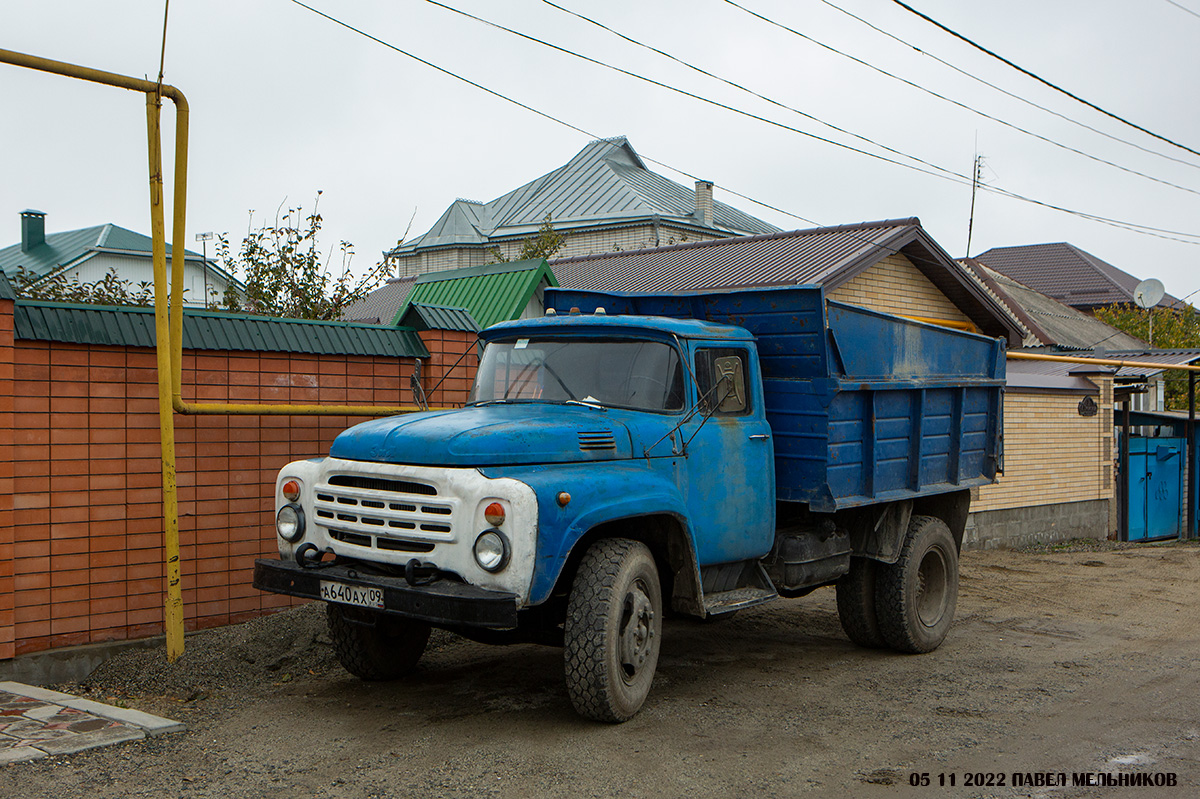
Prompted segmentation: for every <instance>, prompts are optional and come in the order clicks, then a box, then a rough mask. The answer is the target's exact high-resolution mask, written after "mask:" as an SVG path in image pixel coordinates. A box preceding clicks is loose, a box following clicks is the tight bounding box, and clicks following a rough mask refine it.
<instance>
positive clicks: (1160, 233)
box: [291, 0, 1200, 246]
mask: <svg viewBox="0 0 1200 799" xmlns="http://www.w3.org/2000/svg"><path fill="white" fill-rule="evenodd" d="M291 2H292V3H294V4H295V5H298V6H300V7H301V8H304V9H307V10H308V11H311V12H312V13H314V14H316V15H318V16H320V17H323V18H324V19H327V20H329V21H330V22H332V23H334V24H335V25H339V26H341V27H343V28H346V29H347V30H350V31H352V32H354V33H357V34H359V35H360V36H363V37H365V38H367V39H370V40H371V41H373V42H376V43H377V44H380V45H383V46H384V47H386V48H388V49H389V50H393V51H395V52H397V53H400V54H401V55H404V56H408V57H409V58H411V59H413V60H414V61H417V62H419V63H421V64H424V65H425V66H428V67H430V68H432V69H434V70H436V71H438V72H440V73H442V74H444V75H446V76H448V77H451V78H454V79H455V80H458V81H461V82H463V83H466V84H467V85H469V86H472V87H474V88H476V89H479V90H480V91H483V92H485V93H487V94H490V95H492V96H493V97H496V98H498V99H501V100H504V101H505V102H508V103H511V104H513V105H515V106H517V107H519V108H523V109H525V110H526V111H530V112H532V113H534V114H536V115H538V116H540V117H542V118H543V119H547V120H550V121H551V122H555V123H557V124H559V125H562V126H563V127H566V128H569V129H571V130H573V131H575V132H577V133H582V134H584V135H585V136H588V137H589V138H592V139H600V138H603V137H602V136H600V135H598V134H596V133H593V132H591V131H589V130H586V129H584V128H581V127H579V126H578V125H573V124H571V123H570V122H567V121H565V120H562V119H559V118H558V117H555V116H553V115H551V114H548V113H546V112H545V111H541V110H539V109H537V108H534V107H533V106H530V105H527V104H525V103H522V102H521V101H519V100H516V99H514V98H512V97H509V96H508V95H505V94H503V93H501V92H498V91H496V90H495V89H490V88H488V87H486V86H483V85H482V84H479V83H476V82H475V81H473V80H470V79H469V78H466V77H463V76H462V75H458V74H457V73H455V72H452V71H450V70H448V69H445V68H444V67H440V66H438V65H437V64H434V63H432V62H430V61H427V60H425V59H423V58H421V57H419V56H416V55H414V54H412V53H410V52H408V51H407V50H403V49H401V48H400V47H397V46H396V45H394V44H391V43H390V42H387V41H384V40H383V39H380V38H379V37H377V36H373V35H372V34H370V33H367V32H366V31H364V30H362V29H360V28H357V27H355V26H353V25H350V24H349V23H346V22H343V21H342V20H340V19H337V18H336V17H333V16H330V15H329V14H326V13H325V12H324V11H320V10H318V9H316V8H313V7H312V6H310V5H307V4H306V3H303V2H301V0H291ZM764 121H769V120H764ZM797 132H800V133H803V132H802V131H797ZM808 135H811V134H808ZM816 138H819V137H816ZM829 143H831V144H837V143H836V142H829ZM838 146H842V147H847V148H848V149H851V150H855V152H862V151H859V150H856V149H855V148H852V147H848V146H847V145H838ZM862 154H864V155H872V156H873V157H876V158H882V156H877V155H874V154H871V153H865V152H862ZM642 158H643V159H644V160H646V161H649V162H650V163H653V164H657V165H658V166H661V167H664V168H666V169H669V170H671V171H672V172H676V173H678V174H680V175H684V176H686V177H689V178H691V179H693V180H700V178H699V177H698V176H697V175H694V174H692V173H691V172H688V171H687V170H685V169H680V168H679V167H676V166H673V165H671V164H668V163H665V162H663V161H659V160H656V159H654V158H650V157H647V156H645V155H642ZM882 160H885V161H889V162H891V163H897V164H898V165H900V166H907V167H909V168H914V169H918V171H921V172H924V173H926V174H935V175H936V173H930V172H926V170H921V169H919V168H916V167H912V166H911V165H908V164H902V163H898V162H894V161H891V160H890V159H887V158H883V159H882ZM936 176H938V177H942V176H941V175H936ZM722 188H723V189H724V190H725V191H727V192H728V193H729V194H731V195H733V196H735V197H739V198H741V199H743V200H747V201H749V202H752V203H754V204H755V205H757V206H759V207H761V208H766V209H769V210H771V211H776V212H778V213H781V214H783V215H785V216H789V217H791V218H792V219H798V220H800V221H801V222H807V223H808V224H810V225H814V226H816V227H821V226H822V225H821V223H820V222H816V221H814V220H812V219H809V218H807V217H804V216H800V215H799V214H796V213H793V212H792V211H787V210H785V209H783V208H779V207H778V206H775V205H771V204H770V203H766V202H763V201H762V200H758V199H756V198H754V197H751V196H749V195H747V194H742V193H740V192H738V191H736V190H733V189H731V188H729V187H727V186H724V185H723V186H722ZM983 188H985V189H986V190H988V191H993V192H996V193H998V194H1001V195H1003V196H1006V197H1009V198H1012V199H1016V200H1021V201H1023V202H1028V203H1032V204H1035V205H1039V206H1042V207H1044V208H1050V209H1053V210H1056V211H1060V212H1063V213H1067V214H1071V215H1073V216H1077V217H1080V218H1082V219H1088V220H1090V221H1094V222H1100V223H1102V224H1106V225H1110V226H1113V227H1117V228H1121V229H1124V230H1128V231H1131V232H1134V233H1141V234H1143V235H1147V236H1154V237H1156V238H1163V239H1170V240H1172V241H1179V242H1181V243H1184V244H1193V245H1197V246H1200V241H1192V240H1188V239H1182V238H1176V237H1177V236H1186V237H1191V238H1195V239H1200V234H1195V233H1187V232H1183V231H1173V230H1164V229H1159V228H1153V227H1149V226H1145V225H1139V224H1136V223H1133V222H1123V221H1121V220H1117V219H1110V218H1108V217H1102V216H1098V215H1095V214H1088V213H1084V212H1081V211H1076V210H1073V209H1070V208H1065V207H1062V206H1057V205H1052V204H1050V203H1046V202H1042V201H1040V200H1035V199H1032V198H1029V197H1025V196H1023V195H1020V194H1016V193H1014V192H1009V191H1006V190H1003V189H998V188H996V187H994V186H985V187H983Z"/></svg>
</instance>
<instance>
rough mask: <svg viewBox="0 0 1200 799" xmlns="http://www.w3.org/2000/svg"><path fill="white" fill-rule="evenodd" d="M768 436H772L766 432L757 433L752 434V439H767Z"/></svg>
mask: <svg viewBox="0 0 1200 799" xmlns="http://www.w3.org/2000/svg"><path fill="white" fill-rule="evenodd" d="M768 438H770V436H769V435H767V434H766V433H755V434H754V435H752V436H750V440H751V441H766V440H767V439H768Z"/></svg>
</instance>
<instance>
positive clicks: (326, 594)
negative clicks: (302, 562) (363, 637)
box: [321, 580, 383, 610]
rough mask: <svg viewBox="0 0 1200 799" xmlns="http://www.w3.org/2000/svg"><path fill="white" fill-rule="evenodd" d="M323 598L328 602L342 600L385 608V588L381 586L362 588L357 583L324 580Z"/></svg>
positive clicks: (343, 601) (343, 602) (360, 605)
mask: <svg viewBox="0 0 1200 799" xmlns="http://www.w3.org/2000/svg"><path fill="white" fill-rule="evenodd" d="M321 599H324V600H325V601H326V602H340V603H341V604H343V605H356V606H358V607H360V608H377V609H379V610H383V589H380V588H360V587H359V586H356V585H346V584H344V583H334V582H330V581H329V580H322V581H321Z"/></svg>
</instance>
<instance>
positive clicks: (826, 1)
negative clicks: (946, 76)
mask: <svg viewBox="0 0 1200 799" xmlns="http://www.w3.org/2000/svg"><path fill="white" fill-rule="evenodd" d="M544 1H545V0H544ZM1166 1H1167V2H1168V3H1169V2H1171V0H1166ZM820 2H822V3H824V4H825V5H827V6H829V7H830V8H832V9H833V10H834V11H838V12H840V13H842V14H845V15H846V16H848V17H850V18H851V19H855V20H858V21H859V22H861V23H862V24H863V25H866V26H867V27H868V28H870V29H871V30H873V31H876V32H877V33H880V34H882V35H884V36H886V37H888V38H889V39H891V40H892V41H894V42H898V43H900V44H902V45H904V46H905V47H908V48H911V49H913V50H915V51H917V52H918V53H920V54H921V55H923V56H925V57H927V58H931V59H933V60H934V61H936V62H938V63H939V64H941V65H943V66H945V67H948V68H950V69H952V70H954V71H955V72H957V73H958V74H960V75H962V76H963V77H966V78H970V79H971V80H973V81H975V82H976V83H981V84H983V85H984V86H987V87H988V88H991V89H995V90H996V91H998V92H1000V93H1001V94H1003V95H1005V96H1007V97H1011V98H1012V99H1014V100H1016V101H1018V102H1021V103H1024V104H1025V105H1028V106H1031V107H1033V108H1036V109H1038V110H1039V111H1045V112H1046V113H1047V114H1053V115H1054V116H1056V117H1058V118H1059V119H1061V120H1063V121H1065V122H1070V123H1071V124H1072V125H1077V126H1079V127H1081V128H1083V129H1084V130H1090V131H1091V132H1092V133H1095V134H1097V135H1100V136H1103V137H1104V138H1106V139H1109V140H1111V141H1115V142H1120V143H1121V144H1125V145H1128V146H1130V147H1133V148H1135V149H1137V150H1141V151H1142V152H1144V153H1149V154H1150V155H1156V156H1158V157H1159V158H1165V159H1167V160H1168V161H1174V162H1175V163H1177V164H1183V165H1184V166H1190V167H1191V168H1192V169H1200V164H1197V163H1194V162H1192V161H1188V160H1187V159H1184V158H1176V157H1175V156H1173V155H1168V154H1167V153H1164V152H1159V151H1158V150H1152V149H1150V148H1149V147H1143V146H1142V145H1140V144H1138V143H1137V142H1132V141H1129V139H1122V138H1121V137H1120V136H1116V135H1114V134H1112V133H1109V132H1108V131H1104V130H1100V129H1099V128H1097V127H1093V126H1091V125H1089V124H1087V123H1086V122H1081V121H1080V120H1078V119H1075V118H1073V117H1069V116H1067V115H1066V114H1064V113H1062V112H1061V111H1055V110H1054V109H1053V108H1048V107H1047V106H1044V105H1041V104H1040V103H1035V102H1034V101H1033V100H1030V99H1029V98H1028V97H1022V96H1021V95H1019V94H1017V93H1016V92H1010V91H1009V90H1008V89H1005V88H1004V87H1002V86H997V85H996V84H994V83H991V82H990V81H986V80H984V79H983V78H981V77H979V76H978V75H973V74H972V73H970V72H968V71H967V70H965V69H962V68H961V67H958V66H955V65H954V64H952V63H950V62H949V61H947V60H945V59H944V58H939V57H938V56H936V55H934V54H933V53H931V52H929V51H928V50H925V49H923V48H921V47H918V46H917V45H915V44H913V43H912V42H909V41H907V40H905V39H901V38H900V37H899V36H897V35H895V34H894V33H891V32H890V31H886V30H884V29H883V28H881V27H879V26H878V25H875V24H874V23H872V22H870V21H869V20H866V19H863V18H862V17H860V16H858V15H857V14H855V13H853V12H851V11H847V10H846V9H844V8H842V7H841V6H839V5H837V4H835V3H832V2H830V0H820ZM1198 16H1200V15H1198Z"/></svg>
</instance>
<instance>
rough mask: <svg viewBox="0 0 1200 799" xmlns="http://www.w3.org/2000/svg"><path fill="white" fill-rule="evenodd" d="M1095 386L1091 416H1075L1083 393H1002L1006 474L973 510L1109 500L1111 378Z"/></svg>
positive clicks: (982, 493)
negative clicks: (1095, 405) (1094, 405)
mask: <svg viewBox="0 0 1200 799" xmlns="http://www.w3.org/2000/svg"><path fill="white" fill-rule="evenodd" d="M1098 382H1099V386H1100V391H1099V393H1098V394H1097V395H1092V398H1093V399H1094V400H1096V402H1097V404H1098V405H1099V407H1100V411H1099V412H1098V413H1097V414H1096V415H1095V416H1080V415H1079V401H1080V400H1082V399H1083V398H1084V396H1085V395H1084V394H1081V393H1055V392H1049V391H1033V392H1017V391H1011V390H1010V391H1008V392H1007V393H1006V394H1005V396H1004V474H1003V475H1001V476H1000V478H999V479H998V480H997V482H996V483H994V484H993V485H990V486H984V487H982V488H980V489H979V497H978V499H976V500H975V501H974V502H973V503H972V504H971V510H972V511H978V512H982V511H991V510H1001V509H1008V508H1020V507H1033V506H1038V505H1054V504H1058V503H1068V502H1083V501H1088V500H1110V499H1112V497H1113V470H1112V459H1113V449H1112V448H1113V441H1112V380H1111V379H1107V378H1106V379H1103V380H1102V381H1098Z"/></svg>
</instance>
